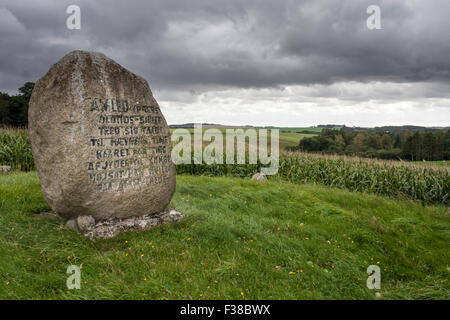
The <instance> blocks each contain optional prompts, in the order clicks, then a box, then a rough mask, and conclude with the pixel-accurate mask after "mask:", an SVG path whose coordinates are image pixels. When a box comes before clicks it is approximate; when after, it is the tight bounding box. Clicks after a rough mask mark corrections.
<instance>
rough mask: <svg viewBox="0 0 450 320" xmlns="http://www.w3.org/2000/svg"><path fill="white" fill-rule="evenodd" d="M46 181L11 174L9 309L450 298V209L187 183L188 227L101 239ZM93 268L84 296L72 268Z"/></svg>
mask: <svg viewBox="0 0 450 320" xmlns="http://www.w3.org/2000/svg"><path fill="white" fill-rule="evenodd" d="M40 192H41V191H40V186H39V181H38V178H37V175H36V173H35V172H31V173H12V174H9V175H2V176H0V261H1V263H0V298H3V299H19V298H20V299H38V298H40V299H110V298H117V299H375V291H373V290H369V289H367V287H366V279H367V274H366V269H367V267H368V266H369V265H371V264H374V265H379V266H380V268H381V290H379V292H380V293H381V297H382V298H388V299H389V298H394V299H448V298H449V291H448V285H449V282H448V281H449V275H450V272H449V270H448V267H449V261H450V257H449V252H448V244H449V243H450V236H449V232H448V231H449V226H450V218H449V215H448V214H446V210H447V209H446V208H445V207H442V206H423V205H421V204H419V203H416V202H412V201H395V200H390V199H388V198H385V197H380V196H375V195H366V194H363V193H357V192H348V191H345V190H339V189H335V188H327V187H323V186H313V185H296V184H290V183H287V182H282V181H279V180H276V179H272V180H271V181H266V182H263V183H261V182H255V181H250V180H247V179H239V178H228V177H215V178H212V177H194V176H189V175H181V176H177V191H176V193H175V195H174V197H173V200H172V203H171V207H174V208H176V209H177V210H179V211H181V212H182V213H183V214H185V220H184V221H182V222H180V223H177V224H173V225H170V226H162V227H157V228H154V229H152V230H149V231H145V232H130V233H126V234H122V235H120V236H118V237H116V238H113V239H107V240H98V241H90V240H88V239H86V238H84V237H83V236H81V235H79V234H78V233H76V232H74V231H71V230H69V229H67V228H66V227H65V226H64V223H63V222H62V221H60V220H59V219H56V218H51V217H45V216H40V215H37V213H39V212H41V211H46V210H48V209H49V207H48V206H47V205H46V203H45V202H44V200H43V199H42V196H41V193H40ZM71 264H75V265H82V278H81V289H80V290H68V289H67V288H66V280H67V277H68V275H67V274H66V269H67V267H68V266H69V265H71Z"/></svg>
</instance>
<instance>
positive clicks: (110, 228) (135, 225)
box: [80, 209, 184, 239]
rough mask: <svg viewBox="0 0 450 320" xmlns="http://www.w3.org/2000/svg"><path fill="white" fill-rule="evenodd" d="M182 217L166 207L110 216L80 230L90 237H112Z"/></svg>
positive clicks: (146, 228)
mask: <svg viewBox="0 0 450 320" xmlns="http://www.w3.org/2000/svg"><path fill="white" fill-rule="evenodd" d="M183 218H184V217H183V215H182V214H181V213H180V212H178V211H176V210H174V209H166V210H164V211H162V212H159V213H157V214H147V215H143V216H140V217H131V218H126V219H118V218H110V219H107V220H103V221H98V222H96V223H95V224H94V225H91V226H90V227H89V228H88V229H86V230H80V231H81V233H82V234H83V235H85V236H86V237H88V238H90V239H96V238H112V237H115V236H116V235H118V234H119V233H123V232H128V231H142V230H148V229H151V228H154V227H157V226H159V225H162V224H168V223H173V222H179V221H181V220H183Z"/></svg>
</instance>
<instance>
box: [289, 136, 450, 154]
mask: <svg viewBox="0 0 450 320" xmlns="http://www.w3.org/2000/svg"><path fill="white" fill-rule="evenodd" d="M291 149H294V150H301V151H306V152H320V153H326V154H339V155H351V156H360V157H367V158H379V159H395V160H399V159H402V160H410V161H422V160H426V161H436V160H449V159H450V130H436V131H412V130H399V131H396V132H370V131H347V130H342V129H341V130H336V129H323V130H322V132H321V133H320V134H319V135H317V136H314V137H311V138H304V139H302V140H300V143H299V145H298V147H294V148H291Z"/></svg>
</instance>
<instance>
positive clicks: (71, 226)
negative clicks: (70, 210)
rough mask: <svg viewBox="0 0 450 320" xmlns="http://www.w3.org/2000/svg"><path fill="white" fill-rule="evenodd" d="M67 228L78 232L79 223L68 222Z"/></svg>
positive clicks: (73, 220) (71, 220)
mask: <svg viewBox="0 0 450 320" xmlns="http://www.w3.org/2000/svg"><path fill="white" fill-rule="evenodd" d="M66 227H67V228H69V229H72V230H78V225H77V221H76V220H75V219H70V220H67V222H66Z"/></svg>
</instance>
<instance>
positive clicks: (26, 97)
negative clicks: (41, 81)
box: [0, 82, 34, 127]
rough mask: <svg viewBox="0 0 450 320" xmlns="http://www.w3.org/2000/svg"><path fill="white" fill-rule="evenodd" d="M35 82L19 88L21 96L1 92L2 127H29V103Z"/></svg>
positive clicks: (0, 121)
mask: <svg viewBox="0 0 450 320" xmlns="http://www.w3.org/2000/svg"><path fill="white" fill-rule="evenodd" d="M33 88H34V82H27V83H25V84H24V85H23V86H22V87H20V88H19V94H16V95H9V94H8V93H3V92H0V126H1V125H4V126H12V127H25V126H27V125H28V103H29V101H30V98H31V93H32V92H33Z"/></svg>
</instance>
